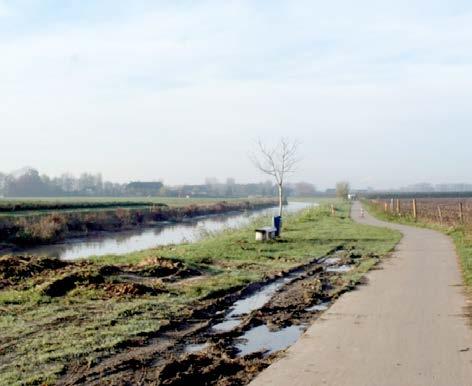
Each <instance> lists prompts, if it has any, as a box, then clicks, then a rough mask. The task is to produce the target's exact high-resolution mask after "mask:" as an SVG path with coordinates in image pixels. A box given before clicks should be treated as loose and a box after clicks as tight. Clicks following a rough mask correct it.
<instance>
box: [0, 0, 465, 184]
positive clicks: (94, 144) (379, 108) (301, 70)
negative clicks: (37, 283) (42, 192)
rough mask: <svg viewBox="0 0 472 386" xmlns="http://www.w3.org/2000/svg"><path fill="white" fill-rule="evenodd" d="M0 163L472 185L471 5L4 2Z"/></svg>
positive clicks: (172, 177)
mask: <svg viewBox="0 0 472 386" xmlns="http://www.w3.org/2000/svg"><path fill="white" fill-rule="evenodd" d="M0 134H1V135H0V140H1V142H2V146H1V152H0V171H10V170H14V169H18V168H20V167H22V166H25V165H31V166H34V167H36V168H38V169H39V170H40V171H41V172H44V173H48V174H51V175H57V174H60V173H61V172H63V171H71V172H73V173H79V172H82V171H90V172H102V173H103V175H104V178H105V179H108V180H115V181H127V180H131V179H161V178H162V179H163V180H164V182H166V183H169V184H176V183H183V182H190V183H200V182H203V180H204V178H205V177H218V178H221V179H224V178H226V177H234V178H236V180H237V181H255V180H261V179H263V176H261V175H260V174H259V173H258V172H257V171H255V169H254V168H253V166H252V165H251V163H250V161H249V159H248V156H247V155H248V152H249V151H250V149H251V148H252V147H253V144H254V141H255V140H256V139H257V138H262V139H267V140H268V141H270V139H271V138H274V139H276V138H279V137H280V136H282V135H285V136H288V137H291V138H296V139H298V140H299V141H300V142H301V143H302V145H301V148H300V153H301V156H302V157H303V161H302V162H301V164H300V166H299V171H298V173H296V174H295V175H294V176H293V179H294V180H308V181H311V182H313V183H315V184H316V185H317V186H319V187H327V186H330V185H333V184H334V183H335V182H336V181H337V180H339V179H348V180H350V181H351V183H352V184H353V185H354V186H356V187H364V186H368V185H371V186H375V187H380V188H382V187H386V188H388V187H393V186H398V185H403V184H409V183H414V182H419V181H430V182H433V183H435V182H460V181H465V182H472V178H471V176H470V173H469V171H470V164H469V162H470V160H471V156H470V154H471V146H472V3H471V2H470V0H468V1H467V0H463V1H455V0H448V1H444V0H420V1H414V0H408V1H406V0H396V1H388V2H387V1H379V0H372V1H362V0H358V1H352V0H349V1H347V0H346V1H315V0H306V1H303V0H298V1H289V0H287V1H278V0H271V1H265V0H260V1H256V0H252V1H222V0H218V1H196V0H193V1H183V0H182V1H178V0H168V1H157V0H156V1H120V0H100V1H97V0H81V1H72V0H69V1H64V0H60V1H59V0H56V1H53V0H10V1H9V0H0Z"/></svg>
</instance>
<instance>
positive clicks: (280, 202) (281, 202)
mask: <svg viewBox="0 0 472 386" xmlns="http://www.w3.org/2000/svg"><path fill="white" fill-rule="evenodd" d="M282 206H283V189H282V185H279V216H280V217H282Z"/></svg>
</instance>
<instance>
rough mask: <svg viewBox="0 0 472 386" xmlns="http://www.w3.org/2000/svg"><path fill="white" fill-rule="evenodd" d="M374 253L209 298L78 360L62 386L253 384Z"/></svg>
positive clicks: (339, 255) (343, 255) (350, 254)
mask: <svg viewBox="0 0 472 386" xmlns="http://www.w3.org/2000/svg"><path fill="white" fill-rule="evenodd" d="M372 257H373V256H368V257H362V256H360V255H357V254H356V253H354V251H346V250H336V251H333V252H332V254H330V255H329V256H327V257H324V258H320V259H315V260H313V261H311V262H309V263H307V264H305V265H303V266H300V267H297V268H295V269H293V270H291V271H287V272H281V273H280V274H279V275H276V276H274V277H270V278H268V279H267V280H265V281H263V282H260V283H253V284H251V285H249V286H247V287H245V288H242V289H239V290H235V289H233V292H231V293H228V294H220V296H219V297H217V298H212V299H206V300H205V299H204V300H203V301H201V302H200V306H199V307H196V308H195V309H194V310H193V311H192V314H191V316H190V317H189V318H187V319H185V320H175V321H172V322H171V323H170V324H168V325H167V326H164V327H163V328H161V329H160V330H159V332H158V333H156V335H155V336H153V337H147V338H144V337H143V338H142V339H136V340H134V341H133V342H128V343H127V344H126V347H123V349H122V351H121V352H120V353H118V354H116V355H112V356H109V357H102V358H100V359H99V360H98V363H95V364H90V363H84V362H81V363H76V364H73V365H71V366H70V367H69V368H68V370H67V372H66V373H65V374H64V376H63V377H62V379H60V380H59V382H58V384H59V385H82V384H87V385H103V384H109V385H243V384H247V383H248V382H249V381H250V380H251V379H252V378H253V377H255V376H256V375H257V374H258V373H259V372H261V371H262V370H263V369H264V368H265V367H267V366H269V365H270V364H271V363H272V362H273V361H274V360H276V359H277V358H278V357H279V356H280V355H281V353H282V352H283V350H284V349H285V348H287V347H288V346H290V345H291V344H293V343H294V342H295V341H296V340H297V339H298V337H299V336H300V335H301V334H302V333H303V332H304V331H305V329H306V328H307V327H308V326H309V325H310V324H311V322H313V320H315V319H316V318H318V317H319V316H320V315H321V313H322V312H323V311H324V310H325V309H327V308H328V307H329V305H330V304H331V303H332V302H333V301H335V299H336V298H337V297H339V295H340V294H342V293H343V292H345V291H348V290H351V289H353V288H354V287H355V285H356V284H357V283H352V282H348V281H346V280H344V279H343V278H342V274H343V272H345V271H347V270H348V269H354V268H355V267H356V266H357V265H358V264H359V263H360V262H361V261H363V260H364V259H367V258H369V259H371V258H372ZM346 267H347V268H346ZM264 338H266V339H265V340H264Z"/></svg>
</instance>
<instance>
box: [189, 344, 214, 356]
mask: <svg viewBox="0 0 472 386" xmlns="http://www.w3.org/2000/svg"><path fill="white" fill-rule="evenodd" d="M209 346H210V345H209V344H208V343H201V344H189V345H187V346H185V349H184V352H185V353H187V354H194V353H196V352H199V351H203V350H205V349H206V348H208V347H209Z"/></svg>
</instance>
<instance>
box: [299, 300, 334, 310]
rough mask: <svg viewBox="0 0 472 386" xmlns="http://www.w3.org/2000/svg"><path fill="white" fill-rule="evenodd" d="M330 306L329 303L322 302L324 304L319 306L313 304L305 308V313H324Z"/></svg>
mask: <svg viewBox="0 0 472 386" xmlns="http://www.w3.org/2000/svg"><path fill="white" fill-rule="evenodd" d="M330 305H331V303H330V302H324V303H320V304H315V305H314V306H311V307H308V308H305V311H308V312H313V311H326V310H327V309H328V308H329V306H330Z"/></svg>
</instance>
